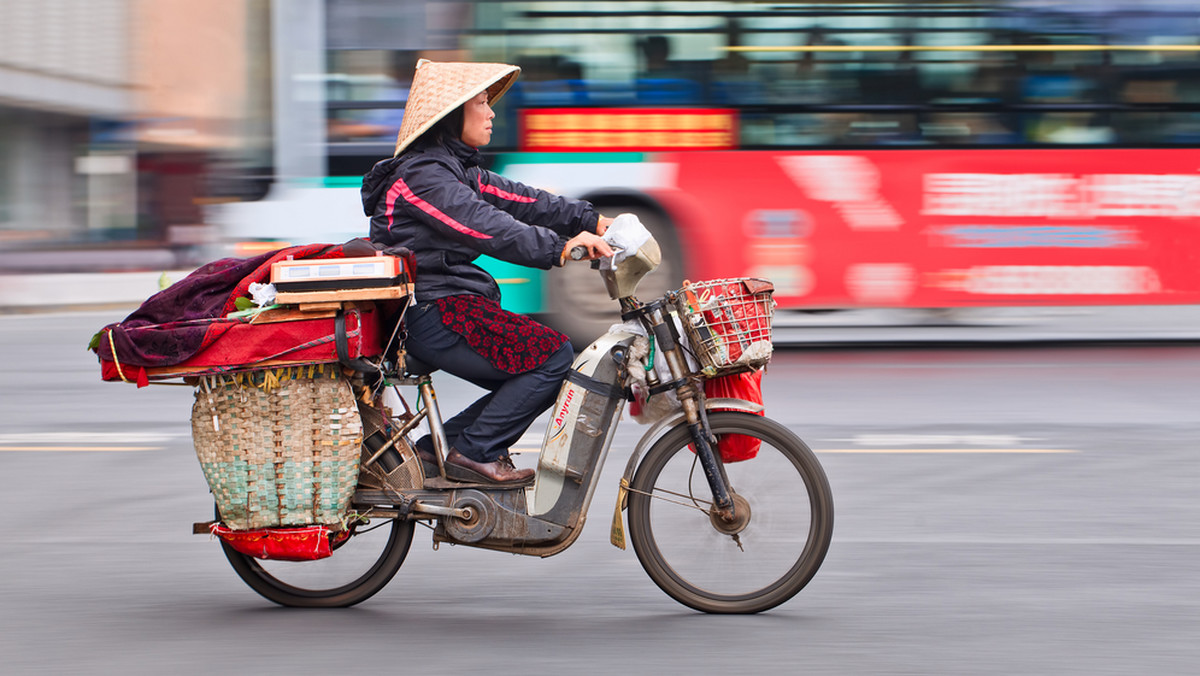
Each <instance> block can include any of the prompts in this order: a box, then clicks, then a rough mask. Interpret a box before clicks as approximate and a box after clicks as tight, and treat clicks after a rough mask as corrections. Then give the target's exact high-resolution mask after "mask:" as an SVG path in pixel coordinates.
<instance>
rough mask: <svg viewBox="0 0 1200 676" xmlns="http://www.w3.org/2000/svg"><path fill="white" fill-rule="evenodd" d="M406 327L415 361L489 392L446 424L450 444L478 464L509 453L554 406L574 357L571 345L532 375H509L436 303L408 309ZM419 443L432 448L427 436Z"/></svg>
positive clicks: (528, 373) (564, 347)
mask: <svg viewBox="0 0 1200 676" xmlns="http://www.w3.org/2000/svg"><path fill="white" fill-rule="evenodd" d="M405 325H406V328H407V330H408V339H407V340H406V341H405V347H406V348H407V349H408V351H409V352H411V353H412V354H413V355H414V356H415V357H417V358H418V359H420V360H421V361H424V362H426V363H428V364H431V365H433V366H436V367H437V368H439V369H441V370H443V371H446V372H447V373H449V374H451V375H454V376H457V377H459V378H462V379H463V380H466V381H468V382H470V383H472V384H474V385H477V386H479V387H482V388H483V389H485V390H488V394H486V395H484V396H483V397H481V398H480V399H479V400H478V401H476V402H475V403H473V404H471V405H470V406H468V407H467V408H466V409H465V410H463V411H462V412H461V413H459V414H457V415H455V416H454V417H452V418H450V419H449V420H447V421H445V423H444V424H443V426H444V427H445V430H446V439H447V441H449V443H450V446H451V447H452V448H454V449H455V450H457V451H458V452H459V453H462V454H463V455H465V456H467V457H468V458H471V459H472V460H476V461H478V462H492V461H494V460H496V459H497V458H500V457H502V456H505V455H508V449H509V447H510V446H512V445H513V444H514V443H516V442H517V440H518V439H520V438H521V435H522V434H524V433H525V430H527V429H529V425H530V424H532V423H533V421H534V419H535V418H537V417H538V416H539V415H541V414H542V412H543V411H545V410H546V409H548V408H550V406H551V405H552V404H553V403H554V400H555V398H556V397H557V396H558V391H559V388H560V387H561V386H562V382H563V379H564V378H566V376H567V370H568V369H570V367H571V362H572V361H573V360H574V358H575V352H574V350H573V349H572V348H571V345H570V343H567V344H565V345H563V346H562V347H561V348H559V350H558V351H557V352H555V353H554V354H552V355H550V357H549V358H548V359H546V361H544V362H542V365H541V366H539V367H537V368H535V369H533V370H532V371H526V372H525V373H518V374H512V373H506V372H505V371H501V370H500V369H497V368H496V367H495V366H492V364H491V362H489V361H488V360H487V359H485V358H484V357H482V356H481V355H480V354H479V353H477V352H475V351H474V350H472V349H471V346H469V345H467V341H466V339H465V338H463V337H462V336H460V335H458V334H457V333H455V332H454V331H451V330H450V329H448V328H446V326H445V325H444V324H442V317H441V313H440V312H439V311H438V307H437V304H436V303H422V304H420V305H417V306H415V307H413V308H410V309H409V312H408V314H407V317H406V319H405ZM417 443H418V445H420V446H424V447H426V448H432V447H433V445H432V441H431V440H430V439H429V438H428V437H425V438H422V439H420V440H419V441H418V442H417Z"/></svg>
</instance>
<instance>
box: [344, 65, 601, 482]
mask: <svg viewBox="0 0 1200 676" xmlns="http://www.w3.org/2000/svg"><path fill="white" fill-rule="evenodd" d="M519 73H520V68H518V67H516V66H509V65H505V64H494V63H438V62H432V61H427V60H424V59H422V60H421V61H420V62H419V63H418V64H417V71H416V75H415V77H414V79H413V85H412V89H411V91H410V93H409V97H408V103H407V105H406V108H405V113H404V119H403V121H402V123H401V126H400V132H399V134H398V136H397V141H396V152H395V155H394V156H393V157H392V158H390V159H387V160H383V161H381V162H379V163H377V164H376V165H375V166H374V167H373V168H372V169H371V171H370V172H368V173H367V175H366V176H365V177H364V178H363V188H362V198H363V208H364V211H365V213H366V214H367V215H368V216H370V217H371V240H372V241H373V242H375V243H378V244H383V245H388V246H404V247H407V248H408V249H410V250H412V251H413V252H415V255H416V262H417V274H416V283H415V295H416V299H415V300H416V305H415V306H414V307H412V308H409V311H408V313H407V315H406V320H405V321H406V330H407V333H408V338H407V340H406V342H405V347H406V349H407V350H408V351H409V353H411V354H412V355H413V356H415V357H416V358H418V359H420V360H421V361H424V362H426V363H428V364H430V365H432V366H434V367H436V368H439V369H442V370H444V371H447V372H448V373H451V374H453V375H455V376H458V377H460V378H462V379H464V380H467V381H469V382H471V383H474V384H475V385H478V386H479V387H482V388H483V389H485V390H488V394H486V395H484V396H483V397H482V398H480V399H479V400H478V401H476V402H475V403H473V404H471V405H470V406H468V407H467V408H466V409H465V410H463V411H462V412H461V413H459V414H457V415H455V416H454V417H452V418H450V419H449V420H447V421H446V423H445V431H446V438H447V439H448V440H449V442H450V447H451V450H450V452H449V453H448V454H447V456H446V463H445V469H446V476H447V478H450V479H455V480H459V481H476V482H489V483H514V484H520V483H523V482H527V481H528V480H529V479H531V478H532V476H533V473H534V471H533V470H532V469H517V468H515V467H514V466H513V464H512V461H511V459H510V457H509V452H508V449H509V447H510V446H511V445H512V444H514V443H515V442H516V441H517V439H519V438H520V436H521V435H522V434H523V433H524V432H525V430H526V429H527V428H528V427H529V425H530V424H531V423H532V422H533V421H534V419H535V418H537V416H538V415H540V414H541V413H542V412H543V411H545V410H546V409H547V408H549V407H550V405H551V404H552V403H553V402H554V398H555V396H556V394H557V393H558V389H559V387H560V385H561V384H562V381H563V378H564V377H565V376H566V373H567V370H568V369H569V368H570V365H571V361H572V359H573V357H574V352H573V350H572V349H571V346H570V342H569V341H568V339H567V337H566V336H564V335H562V334H561V333H558V332H557V331H554V330H552V329H550V328H549V327H546V326H544V325H542V324H540V323H538V322H536V321H534V320H532V319H530V318H528V317H525V316H523V315H518V314H514V313H512V312H508V311H507V310H504V309H502V308H501V307H500V302H499V301H500V288H499V286H498V285H497V284H496V280H495V279H493V278H492V276H491V275H489V274H488V273H487V272H486V271H484V270H483V269H482V268H481V267H479V266H478V265H476V264H475V263H474V261H475V259H477V258H478V257H479V256H481V255H487V256H492V257H494V258H497V259H500V260H503V261H508V262H510V263H516V264H519V265H526V266H529V267H536V268H541V269H544V270H548V269H550V268H552V267H556V266H561V265H562V264H563V263H564V261H566V260H567V259H568V256H567V253H568V252H569V251H570V250H571V249H572V248H574V247H576V246H583V247H584V248H586V249H587V251H588V256H587V257H588V258H589V259H591V258H598V257H600V256H611V255H612V253H613V252H612V249H611V247H609V245H608V244H607V243H606V242H605V241H604V240H603V239H601V238H600V235H603V234H604V231H605V229H607V227H608V224H609V223H611V222H612V219H610V218H606V217H604V216H601V215H600V214H599V213H598V212H597V211H596V209H595V208H594V207H593V206H592V205H591V204H589V203H588V202H585V201H581V200H572V199H567V198H564V197H560V196H556V195H553V194H550V193H548V192H545V191H543V190H539V189H537V188H533V187H531V186H527V185H524V184H521V183H517V182H515V181H510V180H508V179H505V178H503V177H501V176H500V175H498V174H496V173H493V172H491V171H488V170H486V169H483V168H481V167H480V166H479V162H480V159H481V155H480V153H479V150H478V149H479V148H480V147H481V146H485V145H487V144H488V143H489V142H490V141H491V135H492V119H493V118H494V117H495V113H493V111H492V105H494V104H495V102H496V100H497V99H499V98H500V97H501V96H502V95H503V94H504V92H505V91H507V90H508V88H509V87H510V86H512V83H513V81H515V80H516V78H517V75H518V74H519ZM416 446H417V450H418V452H419V453H420V454H421V455H422V457H423V459H424V460H426V461H428V460H432V459H433V455H432V453H433V451H432V448H433V447H432V442H431V440H430V437H429V436H426V437H423V438H422V439H420V440H418V441H417V444H416Z"/></svg>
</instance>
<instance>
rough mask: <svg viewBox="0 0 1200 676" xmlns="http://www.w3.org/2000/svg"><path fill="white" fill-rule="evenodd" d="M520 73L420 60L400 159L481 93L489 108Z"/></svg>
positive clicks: (402, 124)
mask: <svg viewBox="0 0 1200 676" xmlns="http://www.w3.org/2000/svg"><path fill="white" fill-rule="evenodd" d="M520 73H521V69H520V68H518V67H516V66H510V65H508V64H504V63H461V62H451V61H446V62H439V61H430V60H428V59H421V60H420V61H418V62H417V74H416V75H415V76H414V77H413V83H412V89H410V90H409V92H408V103H406V104H405V106H404V119H403V120H402V121H401V122H400V133H399V134H397V135H396V152H395V155H399V154H400V153H401V152H403V150H404V149H405V148H407V147H408V145H409V144H410V143H412V142H413V141H415V140H416V139H417V138H418V137H419V136H420V135H421V134H424V133H425V132H427V131H429V128H430V127H432V126H433V125H435V124H437V121H438V120H440V119H442V118H443V117H445V116H446V115H447V114H448V113H450V111H452V110H454V109H455V108H457V107H459V106H461V105H462V104H464V103H466V102H467V101H470V100H471V99H472V98H474V97H475V96H477V95H478V94H479V93H480V92H482V91H485V90H486V91H487V93H488V104H490V105H494V104H495V103H496V100H497V99H499V98H500V97H501V96H503V95H504V92H506V91H508V88H509V87H511V86H512V83H513V82H514V81H515V80H516V79H517V75H519V74H520Z"/></svg>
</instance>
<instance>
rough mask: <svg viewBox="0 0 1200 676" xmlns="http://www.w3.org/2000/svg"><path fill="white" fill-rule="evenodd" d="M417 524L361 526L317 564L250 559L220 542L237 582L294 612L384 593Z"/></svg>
mask: <svg viewBox="0 0 1200 676" xmlns="http://www.w3.org/2000/svg"><path fill="white" fill-rule="evenodd" d="M412 537H413V522H412V521H401V520H400V519H390V520H389V521H387V522H384V523H381V524H377V525H368V526H363V525H361V524H360V525H358V526H357V527H356V531H355V532H354V533H353V534H352V535H351V536H350V537H349V538H347V539H346V540H345V541H343V542H341V543H339V544H336V545H334V550H333V555H332V556H329V557H326V558H324V559H319V560H316V561H274V560H263V559H256V558H254V557H252V556H247V555H245V554H242V553H241V552H239V551H237V550H235V549H234V548H233V547H230V546H229V545H227V544H226V543H225V542H224V541H222V542H221V549H222V550H224V552H225V557H226V558H227V559H229V564H230V565H231V566H233V570H234V571H235V572H236V573H237V574H238V577H240V578H242V580H243V581H244V582H245V583H246V584H248V585H250V588H251V589H253V590H254V591H256V592H258V593H259V594H260V595H262V596H263V597H264V598H266V599H269V600H271V601H274V602H275V603H278V604H279V605H281V606H290V607H295V608H344V607H347V606H352V605H354V604H356V603H361V602H363V601H365V600H367V599H368V598H370V597H372V596H374V595H375V594H376V593H378V592H379V590H381V589H383V588H384V586H386V585H387V583H388V582H390V581H391V579H392V577H394V576H395V575H396V571H398V570H400V565H401V564H403V563H404V559H405V557H406V556H408V548H409V545H411V544H412Z"/></svg>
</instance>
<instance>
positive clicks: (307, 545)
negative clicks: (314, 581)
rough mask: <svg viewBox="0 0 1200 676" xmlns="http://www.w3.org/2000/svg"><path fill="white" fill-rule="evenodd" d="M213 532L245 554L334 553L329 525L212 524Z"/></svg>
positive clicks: (297, 557)
mask: <svg viewBox="0 0 1200 676" xmlns="http://www.w3.org/2000/svg"><path fill="white" fill-rule="evenodd" d="M209 530H211V531H212V534H213V535H216V536H217V537H219V538H221V539H222V540H224V541H225V544H227V545H229V546H230V547H233V548H234V549H236V550H237V551H239V552H241V553H242V554H245V555H246V556H253V557H254V558H256V559H274V560H276V561H316V560H317V559H324V558H326V557H328V556H329V555H330V554H332V553H333V550H332V549H331V548H330V545H329V534H330V530H329V528H328V527H326V526H299V527H296V528H255V529H253V530H233V529H232V528H227V527H225V526H223V525H221V524H219V523H214V524H212V525H211V526H209Z"/></svg>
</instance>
